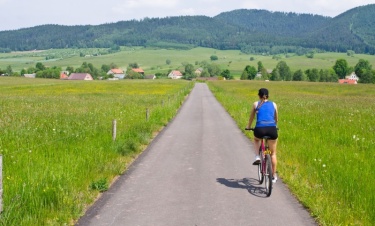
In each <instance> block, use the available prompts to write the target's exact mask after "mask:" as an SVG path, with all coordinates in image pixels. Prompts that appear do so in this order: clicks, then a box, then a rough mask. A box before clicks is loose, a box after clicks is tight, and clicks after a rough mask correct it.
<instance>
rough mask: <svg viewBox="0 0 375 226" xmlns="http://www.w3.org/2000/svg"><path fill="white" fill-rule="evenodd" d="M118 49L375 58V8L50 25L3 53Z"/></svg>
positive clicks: (0, 35)
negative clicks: (326, 13)
mask: <svg viewBox="0 0 375 226" xmlns="http://www.w3.org/2000/svg"><path fill="white" fill-rule="evenodd" d="M118 46H146V47H147V46H153V47H163V48H193V47H196V46H201V47H209V48H215V49H239V50H241V51H243V52H248V53H268V54H276V53H281V52H283V53H285V52H299V51H300V52H301V51H302V52H303V51H305V52H306V51H311V50H313V49H315V50H321V51H333V52H346V51H348V50H352V51H354V52H356V53H367V54H375V4H370V5H366V6H360V7H356V8H353V9H351V10H348V11H346V12H344V13H342V14H340V15H338V16H336V17H333V18H332V17H325V16H320V15H313V14H297V13H292V12H270V11H267V10H253V9H239V10H234V11H230V12H223V13H221V14H219V15H217V16H215V17H207V16H176V17H165V18H145V19H142V20H130V21H119V22H116V23H108V24H102V25H79V26H78V25H77V26H63V25H51V24H50V25H40V26H35V27H30V28H23V29H19V30H12V31H1V32H0V52H10V51H25V50H34V49H50V48H116V47H118Z"/></svg>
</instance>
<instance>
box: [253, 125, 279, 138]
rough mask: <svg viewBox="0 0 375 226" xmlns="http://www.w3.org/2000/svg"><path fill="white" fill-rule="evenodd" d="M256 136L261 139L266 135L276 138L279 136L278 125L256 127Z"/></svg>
mask: <svg viewBox="0 0 375 226" xmlns="http://www.w3.org/2000/svg"><path fill="white" fill-rule="evenodd" d="M254 136H255V137H256V138H259V139H261V138H262V137H264V136H269V137H270V138H269V139H270V140H276V139H277V138H278V137H279V135H278V133H277V128H276V126H268V127H255V128H254Z"/></svg>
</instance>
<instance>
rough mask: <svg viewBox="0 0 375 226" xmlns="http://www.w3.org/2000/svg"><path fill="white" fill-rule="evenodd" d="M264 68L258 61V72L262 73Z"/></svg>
mask: <svg viewBox="0 0 375 226" xmlns="http://www.w3.org/2000/svg"><path fill="white" fill-rule="evenodd" d="M263 68H264V66H263V63H262V61H258V72H261V71H262V70H263Z"/></svg>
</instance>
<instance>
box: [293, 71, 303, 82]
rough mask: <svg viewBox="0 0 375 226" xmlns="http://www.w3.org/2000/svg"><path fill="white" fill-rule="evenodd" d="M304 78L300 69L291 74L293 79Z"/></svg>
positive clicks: (301, 79)
mask: <svg viewBox="0 0 375 226" xmlns="http://www.w3.org/2000/svg"><path fill="white" fill-rule="evenodd" d="M304 80H305V74H304V73H303V71H302V70H301V69H299V70H297V71H296V72H294V74H293V81H304Z"/></svg>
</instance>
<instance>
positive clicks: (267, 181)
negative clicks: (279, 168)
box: [264, 155, 272, 197]
mask: <svg viewBox="0 0 375 226" xmlns="http://www.w3.org/2000/svg"><path fill="white" fill-rule="evenodd" d="M265 158H266V170H265V175H264V185H265V188H266V194H267V197H269V196H270V195H271V192H272V162H271V156H270V155H266V157H265Z"/></svg>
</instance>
